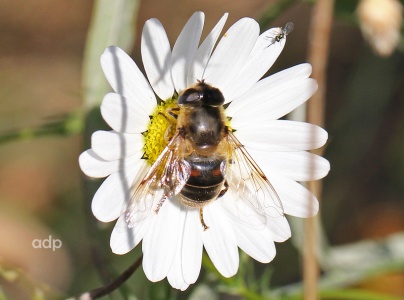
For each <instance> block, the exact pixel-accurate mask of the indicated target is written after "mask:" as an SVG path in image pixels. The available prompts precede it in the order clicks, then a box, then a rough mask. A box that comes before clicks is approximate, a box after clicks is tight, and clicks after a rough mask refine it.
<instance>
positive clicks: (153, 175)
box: [126, 32, 286, 230]
mask: <svg viewBox="0 0 404 300" xmlns="http://www.w3.org/2000/svg"><path fill="white" fill-rule="evenodd" d="M285 34H286V32H285ZM224 102H225V99H224V96H223V94H222V92H221V91H220V90H219V89H218V88H215V87H213V86H211V85H209V84H207V83H205V81H204V80H201V81H198V82H197V83H196V84H195V85H193V86H192V87H190V88H188V89H186V90H184V91H183V92H181V93H180V94H179V97H178V102H177V107H174V108H171V109H168V110H167V112H166V113H165V117H166V118H167V120H168V121H169V122H170V124H171V126H170V127H169V128H168V129H167V132H166V136H167V146H166V147H165V148H164V150H163V151H162V152H161V154H160V155H159V156H158V158H157V159H156V161H155V162H154V163H153V165H152V166H151V168H150V169H149V171H148V172H147V174H146V175H145V177H144V178H143V180H142V181H141V182H140V184H139V185H138V186H137V187H134V192H133V195H132V197H131V200H130V202H129V204H128V207H127V210H126V222H127V223H128V226H129V227H133V226H135V225H136V223H137V222H139V221H141V220H143V219H144V218H145V217H146V216H148V215H149V214H150V213H151V212H153V211H154V212H155V213H158V211H159V209H160V208H161V206H162V205H164V202H165V201H167V199H170V198H172V197H174V196H177V198H178V199H179V201H180V203H181V205H185V206H187V207H191V208H195V209H199V215H200V222H201V225H202V227H203V229H204V230H206V229H208V224H205V221H204V218H203V208H204V206H205V205H207V204H209V203H210V202H212V201H215V200H217V199H218V198H220V197H222V196H223V195H225V194H226V192H227V191H228V190H229V189H232V191H234V194H235V195H237V197H236V198H237V199H234V201H242V202H244V203H246V204H248V205H249V206H250V207H251V206H252V207H253V208H254V209H255V210H256V211H257V212H258V213H260V214H262V215H264V216H268V215H270V214H272V213H273V211H275V213H276V214H277V215H278V216H283V215H284V211H283V207H282V202H281V200H280V198H279V196H278V194H277V192H276V191H275V189H274V187H273V186H272V184H271V183H270V182H269V180H268V179H267V177H266V176H265V174H264V172H263V171H262V170H261V169H260V167H259V166H258V165H257V164H256V163H255V161H254V160H253V158H252V157H251V155H250V154H249V153H248V152H247V151H246V149H245V148H244V146H243V145H242V144H241V143H240V142H239V140H238V139H237V138H236V136H235V135H234V133H233V130H232V129H231V128H230V126H229V125H228V124H229V122H228V119H227V118H226V116H225V109H224V106H223V105H224ZM240 207H242V206H240Z"/></svg>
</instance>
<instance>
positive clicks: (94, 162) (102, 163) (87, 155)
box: [79, 149, 140, 178]
mask: <svg viewBox="0 0 404 300" xmlns="http://www.w3.org/2000/svg"><path fill="white" fill-rule="evenodd" d="M139 160H140V159H139V157H138V156H137V155H133V156H129V157H127V158H124V159H118V160H112V161H108V160H105V159H103V158H101V157H100V156H99V155H97V154H96V153H95V152H94V151H93V150H92V149H89V150H87V151H84V152H83V153H81V155H80V157H79V164H80V168H81V170H82V171H83V172H84V174H86V175H87V176H89V177H94V178H102V177H106V176H108V175H110V174H112V173H115V172H117V171H119V170H124V169H128V168H131V167H133V166H135V165H136V164H137V163H138V162H139Z"/></svg>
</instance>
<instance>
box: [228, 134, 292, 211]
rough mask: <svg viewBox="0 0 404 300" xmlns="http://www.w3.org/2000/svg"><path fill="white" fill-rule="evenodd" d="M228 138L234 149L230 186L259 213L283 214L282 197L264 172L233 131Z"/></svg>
mask: <svg viewBox="0 0 404 300" xmlns="http://www.w3.org/2000/svg"><path fill="white" fill-rule="evenodd" d="M228 140H229V144H230V148H231V151H232V153H231V161H230V163H229V167H228V168H229V169H228V171H227V172H228V176H227V177H226V179H227V180H228V183H229V186H230V187H231V188H232V190H234V191H235V193H236V194H237V196H238V198H239V199H241V200H242V201H244V202H247V203H248V204H249V205H250V206H252V207H254V209H255V210H256V211H257V212H258V213H259V214H261V215H265V216H267V217H271V218H276V217H280V216H283V215H284V210H283V206H282V202H281V199H280V198H279V195H278V194H277V192H276V190H275V188H274V187H273V185H272V184H271V183H270V182H269V180H268V178H267V177H266V176H265V174H264V172H263V171H262V170H261V169H260V167H259V166H258V165H257V163H256V162H255V161H254V159H253V158H252V157H251V155H250V154H249V153H248V152H247V150H246V149H245V148H244V146H243V145H242V144H241V143H240V142H239V140H238V139H237V138H236V136H235V135H234V134H233V133H232V132H229V134H228ZM236 205H240V204H236Z"/></svg>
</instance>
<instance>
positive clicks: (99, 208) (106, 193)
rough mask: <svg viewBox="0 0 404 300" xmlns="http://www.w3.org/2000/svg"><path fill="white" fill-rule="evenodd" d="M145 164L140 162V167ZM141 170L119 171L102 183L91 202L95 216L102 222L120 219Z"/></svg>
mask: <svg viewBox="0 0 404 300" xmlns="http://www.w3.org/2000/svg"><path fill="white" fill-rule="evenodd" d="M142 163H143V162H142V161H140V160H139V166H140V165H141V164H142ZM139 175H140V174H139V169H138V168H132V169H130V170H125V171H119V172H116V173H113V174H111V175H110V176H109V177H108V178H107V179H105V181H104V182H103V183H102V185H101V186H100V188H99V189H98V190H97V192H96V193H95V195H94V198H93V201H92V202H91V209H92V211H93V214H94V216H95V217H96V218H97V219H98V220H100V221H101V222H111V221H113V220H115V219H116V218H118V217H119V215H120V214H121V212H122V206H123V205H124V203H125V201H127V200H128V199H129V198H130V188H131V186H132V183H133V182H134V180H135V178H136V177H137V176H139Z"/></svg>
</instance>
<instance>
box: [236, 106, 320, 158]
mask: <svg viewBox="0 0 404 300" xmlns="http://www.w3.org/2000/svg"><path fill="white" fill-rule="evenodd" d="M240 114H241V112H240ZM253 120H254V119H253ZM231 125H232V126H233V122H232V123H231ZM236 128H237V131H236V133H235V134H236V136H237V137H238V138H239V140H240V141H242V143H243V145H245V146H246V147H249V148H252V149H257V150H266V151H300V150H311V149H316V148H319V147H321V146H323V145H324V144H325V142H326V141H327V138H328V134H327V131H325V130H324V129H322V128H321V127H319V126H316V125H312V124H309V123H303V122H295V121H285V120H277V121H274V120H265V121H264V122H255V120H254V121H253V122H250V123H248V124H244V125H243V126H240V127H236Z"/></svg>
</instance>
